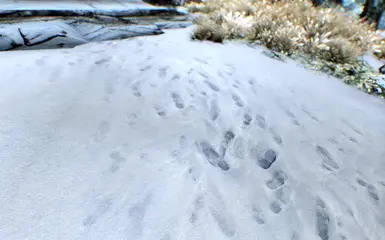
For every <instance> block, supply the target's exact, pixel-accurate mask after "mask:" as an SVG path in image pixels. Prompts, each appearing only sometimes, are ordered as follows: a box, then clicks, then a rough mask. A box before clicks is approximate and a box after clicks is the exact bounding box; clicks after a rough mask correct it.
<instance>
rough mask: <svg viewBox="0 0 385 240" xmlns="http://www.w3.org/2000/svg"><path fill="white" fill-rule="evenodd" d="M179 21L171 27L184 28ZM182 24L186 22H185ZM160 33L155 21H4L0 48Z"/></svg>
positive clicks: (0, 27)
mask: <svg viewBox="0 0 385 240" xmlns="http://www.w3.org/2000/svg"><path fill="white" fill-rule="evenodd" d="M168 24H172V23H171V22H170V23H168ZM182 24H183V22H181V24H179V25H178V24H175V25H174V27H186V26H183V25H182ZM185 24H186V25H187V23H186V22H185ZM159 26H162V27H165V28H167V27H168V25H167V24H164V25H162V24H160V25H159ZM172 26H173V25H171V27H172ZM169 28H170V27H169ZM162 33H163V31H162V30H161V29H160V28H159V27H158V26H157V25H155V24H153V25H140V24H135V25H111V24H110V25H109V24H106V25H103V24H94V23H89V22H87V21H83V22H82V21H77V22H76V23H74V22H71V21H70V22H68V21H64V20H52V21H37V22H24V23H15V24H4V25H0V51H6V50H13V49H47V48H64V47H66V48H68V47H69V48H70V47H74V46H77V45H80V44H84V43H88V42H96V41H104V40H113V39H124V38H130V37H136V36H144V35H156V34H162Z"/></svg>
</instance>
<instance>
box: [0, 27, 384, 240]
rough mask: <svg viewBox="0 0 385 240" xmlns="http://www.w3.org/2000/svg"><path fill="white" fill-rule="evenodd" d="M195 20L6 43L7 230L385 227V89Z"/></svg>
mask: <svg viewBox="0 0 385 240" xmlns="http://www.w3.org/2000/svg"><path fill="white" fill-rule="evenodd" d="M189 31H191V28H187V29H184V30H170V31H167V33H166V34H164V35H160V36H155V37H144V38H137V39H130V40H123V41H116V42H103V43H92V44H87V45H83V46H79V47H76V48H74V49H70V50H49V51H48V50H47V51H29V52H5V53H0V72H1V75H2V76H1V78H0V109H1V111H0V178H1V181H0V203H1V204H0V239H7V240H19V239H20V240H22V239H38V240H44V239H103V240H104V239H143V240H144V239H146V240H149V239H157V240H159V239H162V240H166V239H167V240H174V239H181V240H185V239H189V240H195V239H197V240H201V239H209V240H211V239H244V240H250V239H258V240H259V239H263V240H286V239H288V240H313V239H314V240H337V239H339V240H343V239H344V240H345V239H349V240H353V239H354V240H361V239H362V240H367V239H370V240H381V239H383V236H385V216H384V213H385V207H384V205H385V149H384V140H385V130H384V128H383V126H384V122H385V104H384V102H383V101H382V100H380V99H377V98H374V97H372V96H369V95H366V94H364V93H362V92H360V91H358V90H356V89H354V88H352V87H350V86H347V85H345V84H343V83H341V82H339V81H338V80H336V79H333V78H330V77H327V76H325V75H315V74H313V73H310V72H309V71H307V70H305V69H303V68H301V67H299V66H297V65H296V63H294V62H288V63H282V62H279V61H276V60H273V59H270V58H268V57H266V56H264V55H262V54H261V51H262V49H253V48H250V47H247V46H245V45H240V44H225V45H221V44H214V43H207V42H191V41H190V40H189V36H188V33H189Z"/></svg>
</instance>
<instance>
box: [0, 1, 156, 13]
mask: <svg viewBox="0 0 385 240" xmlns="http://www.w3.org/2000/svg"><path fill="white" fill-rule="evenodd" d="M137 7H139V8H145V7H147V8H155V7H154V6H151V5H149V4H144V3H143V1H142V0H107V1H106V0H99V1H98V0H17V1H15V0H2V1H1V3H0V10H3V11H8V10H95V9H98V10H119V9H121V10H125V9H127V8H134V9H136V8H137Z"/></svg>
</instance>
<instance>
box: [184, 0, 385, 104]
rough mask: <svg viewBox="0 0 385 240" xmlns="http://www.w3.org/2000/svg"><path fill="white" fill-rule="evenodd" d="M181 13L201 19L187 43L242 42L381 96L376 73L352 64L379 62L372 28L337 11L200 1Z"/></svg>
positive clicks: (305, 4) (304, 1)
mask: <svg viewBox="0 0 385 240" xmlns="http://www.w3.org/2000/svg"><path fill="white" fill-rule="evenodd" d="M187 8H188V9H189V11H190V12H195V13H197V12H198V13H201V14H200V15H199V17H197V18H196V19H195V24H196V25H197V27H196V28H195V29H194V32H193V33H192V35H191V38H192V39H195V40H209V41H214V42H219V43H221V42H223V41H224V40H225V39H229V40H231V39H245V40H247V41H249V42H250V43H253V44H255V43H257V44H261V45H264V46H266V47H267V48H269V49H271V50H272V51H275V52H277V53H280V54H284V55H287V56H290V57H293V58H299V59H302V62H303V63H306V66H307V67H309V68H311V69H314V70H317V71H322V72H326V73H329V74H331V75H333V76H335V77H338V78H341V79H343V80H344V81H345V82H346V83H348V84H354V85H356V86H358V87H359V88H361V89H363V90H365V91H366V92H369V93H376V94H378V95H380V96H384V90H385V89H384V88H383V87H382V86H381V85H379V84H377V80H378V79H379V78H381V76H380V75H379V74H378V71H377V70H374V69H372V68H371V67H370V66H368V65H367V64H366V63H365V62H363V61H359V60H357V59H358V57H359V56H362V55H364V54H365V53H366V52H368V51H371V52H373V53H374V54H375V55H376V56H377V57H378V58H385V41H384V40H382V39H381V38H380V37H379V35H378V32H376V30H375V27H374V25H370V24H368V23H367V22H365V21H363V20H360V19H359V18H358V17H356V16H354V15H353V14H351V13H350V12H348V11H346V10H345V9H343V8H341V7H338V6H314V5H313V4H312V2H310V1H308V0H281V1H271V0H260V1H255V0H254V1H253V0H206V1H205V2H204V3H190V4H187ZM305 59H306V60H305Z"/></svg>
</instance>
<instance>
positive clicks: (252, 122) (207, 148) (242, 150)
mask: <svg viewBox="0 0 385 240" xmlns="http://www.w3.org/2000/svg"><path fill="white" fill-rule="evenodd" d="M150 69H151V66H144V67H142V68H141V71H143V72H144V71H148V70H150ZM227 70H228V71H222V72H221V75H222V76H223V75H225V74H226V75H229V76H231V75H233V73H234V71H233V69H232V68H231V67H229V68H228V69H227ZM167 74H168V68H167V67H165V68H160V69H158V77H159V78H162V79H164V78H166V77H167ZM200 75H201V76H202V77H203V78H204V80H203V83H204V84H205V85H206V86H207V87H208V90H209V91H212V92H213V93H219V92H221V90H222V89H221V87H219V86H218V85H216V84H215V83H213V82H212V81H210V80H209V79H208V76H207V75H206V74H205V73H201V74H200ZM180 79H181V77H180V76H179V75H175V76H173V77H171V81H173V82H176V81H179V80H180ZM190 83H191V84H195V81H191V82H190ZM248 83H249V85H250V86H251V87H252V86H254V85H255V84H256V79H254V78H250V79H249V81H248ZM237 85H240V83H238V84H237ZM252 89H253V90H254V88H253V87H252ZM131 90H132V94H133V95H134V96H135V97H141V96H142V92H141V86H140V83H139V82H136V83H134V84H133V85H132V86H131ZM202 91H203V90H202ZM209 91H208V92H206V91H203V92H204V93H205V94H203V95H204V97H207V96H208V95H209V94H210V93H209ZM254 93H256V92H254ZM169 98H170V100H171V101H172V103H173V105H174V106H175V108H177V109H179V110H180V109H183V108H185V107H186V102H185V99H184V98H183V97H182V95H181V94H179V93H178V92H171V94H170V96H169ZM231 98H232V100H233V101H234V103H235V105H236V106H237V107H239V108H243V107H244V106H245V102H244V101H243V100H242V98H241V97H240V95H238V94H236V93H234V92H233V93H231ZM207 107H208V117H209V119H210V120H211V121H213V122H215V121H217V120H218V118H219V116H220V114H221V109H220V107H219V104H218V101H217V99H216V98H212V99H211V100H210V101H209V103H208V104H207ZM154 109H155V111H156V113H157V115H159V116H160V117H165V116H167V111H166V109H165V107H162V106H155V107H154ZM282 110H283V111H284V113H285V114H286V116H287V117H289V119H290V121H291V122H292V124H294V125H295V126H300V123H299V122H298V120H297V119H296V116H295V114H294V113H293V112H291V111H289V110H287V109H285V108H282ZM302 111H303V112H304V113H305V114H306V115H307V116H308V117H309V118H310V119H312V120H313V121H315V122H319V121H320V120H319V119H318V118H317V117H316V116H314V115H313V114H312V113H310V112H309V111H308V110H306V109H302ZM241 124H242V129H243V130H244V131H246V130H247V129H249V128H252V127H254V126H255V127H257V128H259V129H260V130H264V131H267V130H268V131H269V133H270V136H271V139H272V140H273V141H274V142H275V143H276V144H277V145H276V146H277V147H281V146H282V145H283V144H284V141H283V139H282V137H281V136H280V135H279V134H278V133H277V132H276V131H275V130H274V129H272V128H269V126H268V123H267V120H266V118H265V117H264V116H263V115H261V114H259V113H257V114H254V115H253V114H251V113H248V112H247V113H245V114H244V115H243V120H242V122H241ZM108 128H109V126H108V125H107V124H106V123H105V122H103V123H101V125H100V126H99V130H100V133H99V136H97V140H99V141H100V140H102V139H103V138H104V137H105V135H106V133H107V131H108ZM354 130H356V129H354ZM355 132H358V130H356V131H355ZM358 133H360V132H358ZM361 134H362V133H361ZM185 138H186V137H185V136H182V137H181V141H184V142H185V141H186V139H185ZM246 144H247V143H246V141H245V139H244V138H242V137H241V136H237V134H236V133H235V131H231V130H228V131H226V132H224V133H223V139H222V141H221V142H220V144H219V147H218V149H216V148H214V147H213V145H212V144H211V143H209V142H207V141H200V142H197V143H196V145H197V148H198V150H199V151H200V152H201V154H202V155H203V157H204V158H205V159H206V160H207V162H208V163H210V165H212V166H214V167H217V168H218V169H220V170H221V171H223V172H227V171H230V170H231V166H230V164H229V163H228V162H227V161H226V155H227V152H228V151H229V149H230V148H232V149H231V150H232V151H233V156H235V157H236V158H238V159H239V160H243V159H244V158H245V156H246V149H247V147H246ZM181 145H183V144H181ZM314 150H315V152H316V153H317V154H318V155H319V157H320V159H321V167H322V168H323V169H325V170H327V171H337V170H339V168H340V166H339V163H338V162H337V161H336V160H335V159H334V157H333V155H332V154H331V153H330V152H329V151H328V150H327V149H326V148H325V147H323V146H320V145H316V146H315V149H314ZM176 153H177V152H176ZM178 154H179V153H178ZM178 154H176V155H178ZM110 158H111V159H112V160H113V163H112V165H111V167H110V171H111V172H116V171H118V170H119V168H120V165H121V164H122V163H123V162H125V158H124V157H123V156H121V155H120V154H119V153H118V152H112V153H111V154H110ZM252 160H253V161H255V163H256V166H257V167H259V168H261V169H263V170H266V171H267V170H268V171H271V166H273V164H274V163H275V162H276V161H279V155H278V152H277V151H276V150H273V149H271V148H270V149H266V150H265V151H263V152H259V153H258V154H257V155H256V156H255V159H252ZM288 182H289V176H288V174H287V173H286V172H285V171H283V170H280V169H275V170H273V171H272V172H271V177H270V179H269V180H267V181H266V182H265V183H264V184H265V186H266V191H271V192H272V193H273V195H272V196H273V197H272V199H271V201H270V202H269V204H268V206H265V207H263V206H261V205H260V204H258V203H254V204H252V206H251V209H250V210H251V211H250V212H251V216H252V219H254V221H255V222H256V223H257V224H259V225H263V224H266V223H267V221H268V219H269V218H268V217H267V215H268V212H270V213H271V215H272V216H276V215H279V214H280V213H281V212H282V211H284V209H285V205H288V204H290V201H291V198H292V194H293V189H292V188H291V187H290V184H288ZM357 183H358V185H359V186H360V187H362V188H365V189H366V191H367V194H368V196H369V197H370V198H371V199H372V201H373V202H374V203H377V204H378V202H379V193H378V191H377V189H376V188H375V186H374V185H372V184H369V183H367V182H366V181H365V180H363V179H362V178H357ZM384 185H385V183H384ZM204 204H205V200H204V198H203V197H202V196H200V197H198V198H197V199H196V201H195V203H194V210H193V213H192V215H191V217H190V219H189V220H190V222H191V223H192V224H194V223H195V222H196V221H197V219H198V217H199V215H200V211H201V210H202V208H203V207H204ZM107 205H108V204H107ZM104 208H105V207H101V208H100V209H102V210H101V211H100V212H101V213H103V212H104ZM107 208H108V207H107ZM314 209H315V210H314V211H315V229H316V234H317V235H318V236H319V238H320V239H321V240H329V239H330V236H329V235H330V230H329V229H330V226H329V225H330V224H331V215H330V213H329V211H328V208H327V206H326V204H325V203H324V202H323V201H322V200H321V199H319V198H318V199H317V201H316V204H315V208H314ZM266 211H268V212H266ZM137 212H138V211H135V210H132V211H131V212H130V214H131V215H135V216H138V214H137ZM139 212H140V211H139ZM211 215H212V216H213V218H214V219H215V221H217V223H218V226H219V228H220V229H221V231H222V232H223V233H224V234H225V235H227V236H229V237H231V236H233V235H234V234H235V229H232V227H231V226H230V225H229V223H228V222H227V219H226V218H225V217H224V216H222V215H221V212H220V211H217V210H216V209H211ZM95 221H96V218H95V217H94V216H90V217H89V218H88V219H85V221H84V225H86V226H89V225H92V224H93V223H94V222H95ZM292 239H299V235H298V234H297V233H293V237H292Z"/></svg>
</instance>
